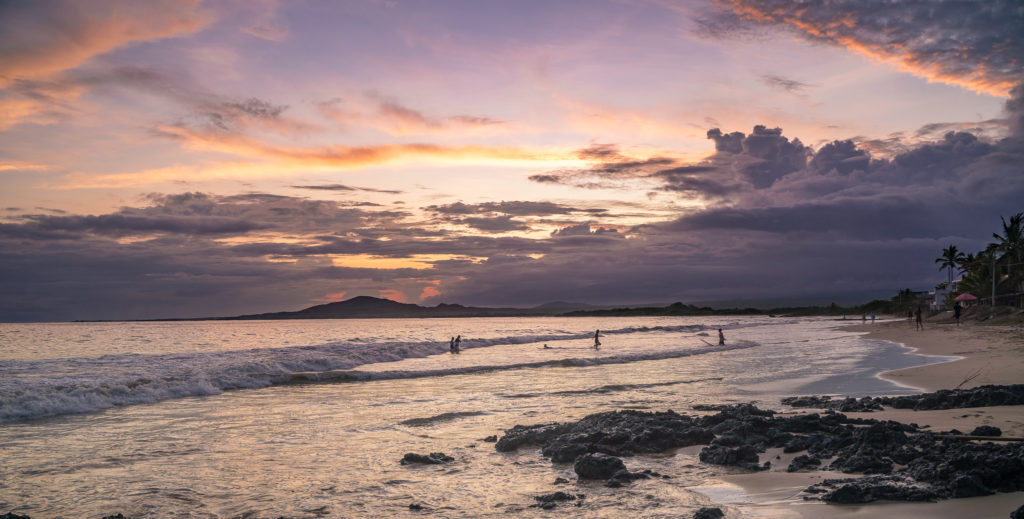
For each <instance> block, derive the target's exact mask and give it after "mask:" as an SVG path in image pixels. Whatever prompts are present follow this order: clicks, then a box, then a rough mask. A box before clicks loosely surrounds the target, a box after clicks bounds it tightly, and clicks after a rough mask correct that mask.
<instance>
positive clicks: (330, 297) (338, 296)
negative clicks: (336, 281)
mask: <svg viewBox="0 0 1024 519" xmlns="http://www.w3.org/2000/svg"><path fill="white" fill-rule="evenodd" d="M347 293H348V291H347V290H342V291H341V292H333V293H330V294H324V295H322V296H320V297H318V298H316V299H314V300H313V301H316V302H318V303H333V302H335V301H341V300H343V299H345V294H347Z"/></svg>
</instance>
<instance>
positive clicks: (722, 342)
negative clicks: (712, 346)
mask: <svg viewBox="0 0 1024 519" xmlns="http://www.w3.org/2000/svg"><path fill="white" fill-rule="evenodd" d="M718 345H719V346H725V334H724V333H722V329H721V328H719V329H718Z"/></svg>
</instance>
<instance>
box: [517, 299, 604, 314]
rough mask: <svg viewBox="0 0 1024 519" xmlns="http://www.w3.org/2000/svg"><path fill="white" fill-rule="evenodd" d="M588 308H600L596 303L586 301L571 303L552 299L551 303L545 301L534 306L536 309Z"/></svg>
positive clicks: (563, 309) (562, 310) (563, 310)
mask: <svg viewBox="0 0 1024 519" xmlns="http://www.w3.org/2000/svg"><path fill="white" fill-rule="evenodd" d="M588 308H599V307H598V306H595V305H588V304H586V303H570V302H567V301H552V302H550V303H544V304H542V305H537V306H535V307H533V309H534V310H558V311H561V312H565V311H569V310H586V309H588Z"/></svg>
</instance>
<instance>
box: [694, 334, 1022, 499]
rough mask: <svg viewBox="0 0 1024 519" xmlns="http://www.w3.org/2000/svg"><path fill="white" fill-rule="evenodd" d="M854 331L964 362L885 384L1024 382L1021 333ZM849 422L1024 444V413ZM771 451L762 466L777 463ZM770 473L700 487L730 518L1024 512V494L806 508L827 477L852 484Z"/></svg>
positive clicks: (903, 413) (823, 474)
mask: <svg viewBox="0 0 1024 519" xmlns="http://www.w3.org/2000/svg"><path fill="white" fill-rule="evenodd" d="M847 329H849V330H851V331H858V332H865V331H866V332H869V333H868V338H872V339H880V340H887V341H893V342H898V343H901V344H903V345H905V346H908V347H910V348H913V349H915V350H916V352H917V353H921V354H926V355H942V356H954V357H960V359H958V360H955V361H952V362H946V363H941V364H933V365H928V366H920V367H915V368H908V369H902V370H897V371H890V372H885V373H883V374H881V375H880V376H881V377H882V378H885V379H886V380H890V381H892V382H895V383H897V384H901V385H905V386H912V387H916V388H920V389H921V390H922V391H925V392H929V391H936V390H939V389H952V388H956V387H958V386H959V387H961V388H970V387H977V386H982V385H986V384H1021V383H1024V327H1021V326H980V325H974V324H965V325H962V326H960V327H957V326H956V325H955V324H945V323H925V329H924V330H923V331H917V330H915V329H914V325H913V323H911V322H908V321H890V322H884V323H877V324H866V325H854V326H850V327H849V328H847ZM846 414H847V415H848V416H851V417H862V418H874V419H877V420H896V421H899V422H903V423H916V424H918V425H921V426H926V425H927V426H930V427H931V428H932V429H935V430H949V429H959V430H961V431H964V432H970V431H971V430H973V429H974V428H975V427H977V426H979V425H993V426H996V427H999V428H1000V429H1002V430H1003V436H1012V437H1024V406H999V407H978V408H965V409H950V410H940V411H910V410H903V409H886V410H884V411H881V412H873V413H846ZM777 454H778V453H776V452H773V451H769V452H768V453H765V455H763V456H762V459H761V461H768V460H772V461H776V460H774V458H775V456H776V455H777ZM778 461H779V463H773V464H775V465H778V468H773V469H772V470H771V471H768V472H760V473H754V474H737V475H732V476H726V477H723V478H720V479H718V480H715V481H709V482H708V483H706V484H705V485H704V486H702V487H698V488H695V489H694V490H697V491H699V492H701V493H704V494H706V495H708V496H709V497H710V498H711V499H712V500H713V501H715V502H716V503H721V504H723V505H725V508H728V509H730V512H731V515H728V516H727V517H732V516H737V517H757V518H766V519H826V518H827V519H835V518H850V519H855V518H868V517H901V518H909V519H916V518H948V519H954V518H956V519H959V518H964V517H971V518H974V519H987V518H993V519H995V518H999V519H1006V518H1007V517H1009V516H1010V512H1012V511H1014V510H1016V509H1017V508H1018V507H1020V506H1021V505H1024V492H1014V493H1011V494H996V495H993V496H985V497H974V498H967V499H949V500H944V501H939V502H937V503H893V502H876V503H869V504H866V505H830V504H824V503H820V502H813V501H812V502H805V501H803V500H802V499H801V498H800V497H798V494H799V493H800V491H801V490H803V489H804V488H806V487H807V486H809V485H811V484H813V483H816V482H818V481H821V480H822V479H826V478H835V477H852V475H849V474H841V473H836V472H827V471H814V472H804V473H787V472H785V467H786V466H787V465H788V461H787V460H785V459H783V460H778Z"/></svg>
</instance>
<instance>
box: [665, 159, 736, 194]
mask: <svg viewBox="0 0 1024 519" xmlns="http://www.w3.org/2000/svg"><path fill="white" fill-rule="evenodd" d="M719 171H720V170H719V169H718V168H717V167H714V166H680V167H678V168H671V169H664V170H661V171H658V172H657V173H654V174H653V175H651V176H650V177H651V178H656V179H659V180H661V181H662V182H663V183H664V184H663V185H662V186H661V187H660V188H659V189H660V190H662V191H675V192H683V193H689V194H693V195H696V196H712V197H723V196H726V195H728V194H730V193H733V192H736V191H739V190H741V189H742V185H740V184H738V183H735V182H729V181H728V180H725V179H722V178H716V177H720V175H718V173H719Z"/></svg>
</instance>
